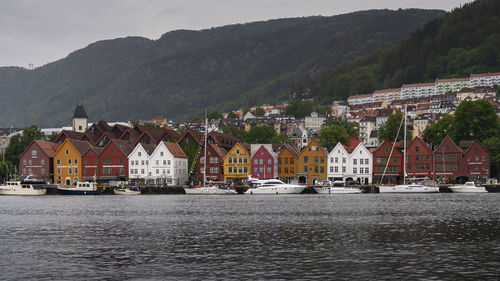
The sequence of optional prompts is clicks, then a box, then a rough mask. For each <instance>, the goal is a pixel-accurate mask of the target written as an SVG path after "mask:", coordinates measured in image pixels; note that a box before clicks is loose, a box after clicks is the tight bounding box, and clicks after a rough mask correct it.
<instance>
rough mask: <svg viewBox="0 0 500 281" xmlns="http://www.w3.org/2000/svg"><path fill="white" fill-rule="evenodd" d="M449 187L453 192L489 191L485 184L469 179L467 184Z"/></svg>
mask: <svg viewBox="0 0 500 281" xmlns="http://www.w3.org/2000/svg"><path fill="white" fill-rule="evenodd" d="M449 189H450V190H451V191H452V192H453V193H455V192H456V193H462V192H464V193H465V192H470V193H472V192H488V191H486V188H484V186H482V185H478V184H476V183H474V182H472V181H468V182H466V183H465V184H462V185H454V186H450V187H449Z"/></svg>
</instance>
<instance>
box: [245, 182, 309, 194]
mask: <svg viewBox="0 0 500 281" xmlns="http://www.w3.org/2000/svg"><path fill="white" fill-rule="evenodd" d="M250 183H251V184H250V188H249V189H248V190H247V191H245V194H298V193H301V192H302V191H303V190H304V189H305V188H306V187H305V186H304V185H298V184H287V183H284V182H282V181H281V180H278V179H268V180H260V179H258V180H250Z"/></svg>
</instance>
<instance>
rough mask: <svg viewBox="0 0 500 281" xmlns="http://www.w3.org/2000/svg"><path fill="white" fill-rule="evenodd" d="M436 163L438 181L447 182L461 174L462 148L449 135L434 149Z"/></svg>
mask: <svg viewBox="0 0 500 281" xmlns="http://www.w3.org/2000/svg"><path fill="white" fill-rule="evenodd" d="M434 165H435V166H434V167H435V168H434V171H435V172H434V174H435V177H436V178H435V180H437V181H440V182H446V181H449V180H450V179H452V178H456V177H459V176H460V175H461V168H462V150H461V149H460V147H458V146H457V145H456V144H455V143H454V142H453V140H452V139H451V138H450V137H449V136H446V137H445V138H444V140H443V141H442V142H441V144H440V145H439V146H438V147H437V149H436V150H434Z"/></svg>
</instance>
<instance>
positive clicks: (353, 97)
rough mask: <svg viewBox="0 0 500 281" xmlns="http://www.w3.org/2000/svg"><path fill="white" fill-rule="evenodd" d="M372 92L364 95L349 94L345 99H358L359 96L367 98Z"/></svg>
mask: <svg viewBox="0 0 500 281" xmlns="http://www.w3.org/2000/svg"><path fill="white" fill-rule="evenodd" d="M372 96H373V94H366V95H356V96H350V97H348V98H347V99H360V98H369V97H372Z"/></svg>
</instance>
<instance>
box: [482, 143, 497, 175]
mask: <svg viewBox="0 0 500 281" xmlns="http://www.w3.org/2000/svg"><path fill="white" fill-rule="evenodd" d="M482 144H483V145H484V147H485V148H486V150H487V151H488V153H489V154H490V176H491V177H495V178H499V177H500V137H492V138H488V139H485V140H483V142H482Z"/></svg>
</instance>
